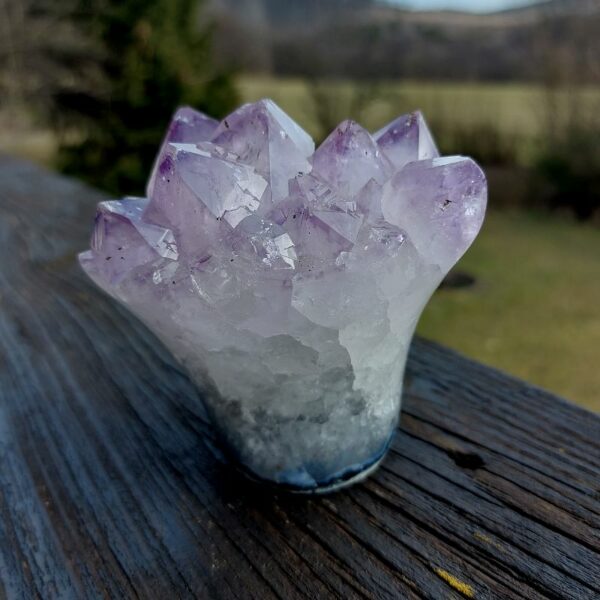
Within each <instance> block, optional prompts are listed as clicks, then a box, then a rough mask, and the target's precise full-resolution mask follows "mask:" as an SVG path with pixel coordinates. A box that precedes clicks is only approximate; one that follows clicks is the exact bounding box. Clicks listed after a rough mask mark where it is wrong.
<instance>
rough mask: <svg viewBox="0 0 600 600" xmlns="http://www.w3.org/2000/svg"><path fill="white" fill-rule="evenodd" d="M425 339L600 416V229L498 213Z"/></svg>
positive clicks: (425, 327) (437, 301)
mask: <svg viewBox="0 0 600 600" xmlns="http://www.w3.org/2000/svg"><path fill="white" fill-rule="evenodd" d="M458 269H460V270H464V271H467V272H468V273H470V274H472V275H474V276H475V277H476V278H477V283H476V284H475V286H473V287H470V288H463V289H442V290H439V291H438V292H436V294H435V295H434V297H433V299H432V300H431V302H430V304H429V306H428V307H427V309H426V310H425V313H424V314H423V317H422V319H421V322H420V324H419V328H418V332H419V333H420V334H421V335H423V336H425V337H428V338H430V339H434V340H437V341H439V342H441V343H443V344H446V345H447V346H450V347H452V348H455V349H457V350H459V351H460V352H463V353H464V354H466V355H468V356H472V357H474V358H476V359H477V360H479V361H481V362H484V363H486V364H489V365H493V366H495V367H498V368H500V369H503V370H505V371H508V372H509V373H512V374H515V375H518V376H519V377H521V378H523V379H526V380H527V381H530V382H531V383H534V384H537V385H540V386H542V387H545V388H547V389H550V390H553V391H555V392H557V393H559V394H561V395H563V396H565V397H567V398H569V399H571V400H573V401H574V402H577V403H579V404H582V405H583V406H586V407H587V408H590V409H592V410H595V411H600V369H599V368H598V359H599V358H600V231H599V230H598V228H597V227H595V228H594V227H593V226H582V225H573V224H572V223H571V222H565V221H563V220H560V219H558V218H552V217H549V216H546V215H537V214H527V213H521V212H518V213H496V212H490V213H489V214H488V216H487V219H486V222H485V224H484V227H483V229H482V231H481V234H480V236H479V238H478V239H477V240H476V241H475V243H474V245H473V246H472V247H471V249H470V250H469V251H468V252H467V254H466V255H465V256H464V257H463V259H462V260H461V262H460V263H459V265H458Z"/></svg>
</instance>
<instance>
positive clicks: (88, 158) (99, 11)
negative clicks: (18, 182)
mask: <svg viewBox="0 0 600 600" xmlns="http://www.w3.org/2000/svg"><path fill="white" fill-rule="evenodd" d="M78 2H79V8H78V10H76V11H75V12H74V14H73V19H74V21H75V23H76V24H77V26H78V27H79V28H81V29H82V30H83V31H85V34H86V36H89V37H90V38H91V39H93V40H94V41H95V45H94V48H95V52H94V53H89V54H88V55H86V56H85V57H83V56H82V57H81V60H80V61H79V64H75V65H73V73H74V80H75V82H76V84H75V85H73V86H69V87H65V88H63V89H58V90H57V91H56V92H55V94H54V97H53V106H54V115H55V116H54V124H55V126H56V128H57V130H58V131H59V134H60V139H61V146H60V151H59V159H58V162H59V167H60V168H61V169H62V170H63V171H64V172H66V173H69V174H73V175H76V176H78V177H81V178H83V179H84V180H86V181H88V182H89V183H91V184H93V185H95V186H98V187H100V188H102V189H104V190H107V191H110V192H113V193H118V194H141V193H143V189H144V182H145V180H146V178H147V176H148V172H149V170H150V168H151V166H152V162H153V160H154V157H155V155H156V152H157V149H158V145H159V143H160V140H161V138H162V136H163V135H164V131H165V128H166V126H167V124H168V121H169V118H170V116H171V114H172V113H173V111H174V109H175V108H176V107H177V106H178V105H181V104H190V105H192V106H194V107H196V108H198V109H199V110H203V111H205V112H207V113H209V114H211V115H213V116H215V117H220V116H222V115H224V114H226V113H227V112H228V111H229V110H231V108H232V107H233V106H234V105H235V104H236V102H237V95H236V93H235V90H234V88H233V85H232V82H231V80H230V78H229V77H228V76H227V74H224V73H217V72H215V71H214V70H213V68H212V66H211V61H210V37H211V36H210V30H209V28H207V27H204V29H202V27H201V26H200V20H201V19H200V15H199V13H198V2H197V1H196V0H78ZM82 65H85V66H86V68H85V69H82ZM82 72H83V73H84V74H83V75H80V73H82Z"/></svg>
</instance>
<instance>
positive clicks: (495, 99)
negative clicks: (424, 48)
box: [238, 77, 600, 165]
mask: <svg viewBox="0 0 600 600" xmlns="http://www.w3.org/2000/svg"><path fill="white" fill-rule="evenodd" d="M238 85H239V88H240V91H241V94H242V97H243V99H244V100H246V101H248V102H252V101H255V100H259V99H260V98H264V97H269V98H273V100H275V102H277V103H278V104H279V105H280V106H281V107H282V108H283V109H284V110H285V111H286V112H288V113H289V114H290V115H291V116H292V117H294V119H296V120H297V121H298V122H299V123H302V124H303V126H304V128H305V129H307V131H309V133H311V134H312V135H313V137H315V138H319V137H322V136H323V132H322V131H320V127H319V124H318V122H317V120H316V118H315V115H316V111H315V100H314V98H313V97H312V96H311V94H310V92H309V86H308V85H307V83H306V81H305V80H302V79H284V80H282V79H273V78H268V77H243V78H240V79H239V82H238ZM359 85H363V87H366V88H367V92H366V94H365V97H364V98H363V101H362V102H360V101H358V99H359V96H360V92H359V91H357V89H358V86H359ZM328 89H329V101H330V102H332V103H334V105H335V107H336V114H339V120H340V121H341V120H343V119H345V118H357V119H359V120H360V122H361V124H363V125H364V126H365V127H367V128H368V129H370V130H376V129H378V128H379V127H381V126H382V125H384V124H385V123H386V122H388V121H390V120H391V119H393V118H394V117H395V116H397V115H399V114H402V113H404V112H410V111H412V110H415V109H421V110H422V111H423V112H424V114H425V117H426V118H427V120H428V121H429V123H430V125H431V126H432V129H433V133H434V135H435V136H436V138H437V139H438V140H440V139H441V138H443V137H444V136H447V135H449V134H451V133H452V132H456V131H457V130H460V131H464V132H471V135H472V136H473V135H474V136H477V135H478V134H481V135H489V133H493V132H494V131H498V132H499V133H500V134H501V136H502V140H503V141H504V142H505V143H507V144H509V145H510V146H514V149H515V159H516V160H517V161H518V162H520V163H522V164H525V165H527V164H530V163H531V162H532V160H533V158H534V156H535V154H536V148H537V144H538V140H539V137H540V135H543V132H544V129H545V128H546V127H548V126H549V123H550V117H549V112H550V109H549V107H550V97H549V95H548V92H547V91H545V90H543V89H542V88H540V87H539V86H535V85H526V84H522V83H460V82H457V83H439V82H431V83H427V82H414V81H406V82H401V83H387V84H385V83H384V84H378V85H377V86H376V87H375V88H373V89H372V90H371V92H369V91H368V84H356V83H352V82H340V83H335V84H331V85H330V86H328ZM552 99H553V101H554V102H555V103H556V106H557V108H556V111H555V112H551V113H550V114H552V115H554V117H553V119H554V118H555V116H556V115H558V117H557V118H561V119H562V118H568V116H569V114H570V112H572V111H575V110H577V111H585V113H586V114H593V113H597V112H598V111H599V110H600V89H599V88H589V89H574V90H564V91H562V92H560V93H556V94H554V95H553V96H552ZM357 101H358V102H357ZM353 103H354V106H353ZM356 104H360V105H361V110H360V111H359V112H360V114H356V113H357V107H356ZM473 143H477V140H476V139H475V140H473ZM478 145H479V144H478ZM457 150H458V149H457ZM462 151H463V152H465V151H466V150H462Z"/></svg>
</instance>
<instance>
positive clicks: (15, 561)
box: [0, 158, 600, 600]
mask: <svg viewBox="0 0 600 600" xmlns="http://www.w3.org/2000/svg"><path fill="white" fill-rule="evenodd" d="M99 197H100V195H99V194H98V193H97V192H94V191H92V190H89V189H87V188H85V187H83V186H81V185H79V184H77V183H75V182H72V181H69V180H67V179H64V178H60V177H58V176H56V175H53V174H50V173H47V172H45V171H42V170H40V169H39V168H37V167H33V166H31V165H29V164H26V163H22V162H17V161H15V160H12V159H7V158H2V159H0V598H7V599H10V600H13V599H14V600H17V599H18V600H20V599H23V598H25V599H28V598H43V599H47V598H61V599H62V598H159V599H170V598H219V599H220V598H244V599H245V598H257V599H261V600H262V599H268V598H285V599H290V598H291V599H293V598H390V599H391V598H394V599H397V598H432V599H439V598H464V597H473V598H531V599H535V598H572V599H578V600H580V599H587V598H590V599H591V598H599V597H600V418H598V417H597V416H594V415H592V414H591V413H588V412H586V411H584V410H582V409H580V408H577V407H575V406H573V405H571V404H569V403H567V402H565V401H562V400H560V399H558V398H556V397H554V396H552V395H550V394H548V393H546V392H544V391H541V390H539V389H537V388H534V387H531V386H529V385H527V384H525V383H523V382H521V381H517V380H515V379H513V378H510V377H508V376H506V375H504V374H502V373H499V372H497V371H494V370H491V369H489V368H487V367H484V366H481V365H479V364H476V363H474V362H472V361H470V360H467V359H465V358H462V357H460V356H458V355H456V354H454V353H453V352H450V351H448V350H446V349H444V348H441V347H439V346H437V345H434V344H432V343H428V342H425V341H422V340H416V341H415V342H414V344H413V348H412V352H411V356H410V360H409V365H408V372H407V384H406V393H405V399H404V408H403V415H402V425H401V428H400V431H399V433H398V435H397V436H396V438H395V441H394V443H393V446H392V449H391V452H390V454H389V455H388V457H387V459H386V460H385V462H384V463H383V466H382V468H381V469H380V470H379V471H378V472H377V473H376V475H374V476H373V477H371V478H370V479H369V480H368V481H367V482H365V483H363V484H360V485H358V486H356V487H354V488H352V489H350V490H348V491H344V492H342V493H338V494H335V495H332V496H327V497H322V498H307V497H293V496H287V495H284V494H273V493H272V492H270V491H266V490H263V489H261V488H258V487H255V486H254V485H252V484H250V483H248V482H246V481H245V480H243V479H240V477H239V476H238V475H237V474H236V472H235V471H234V470H233V468H232V467H230V466H229V465H227V464H226V463H225V462H224V460H223V459H222V458H221V455H220V453H219V451H218V450H217V448H216V447H215V443H214V439H213V436H212V434H211V429H210V426H209V424H208V423H207V420H206V418H205V415H204V413H203V411H202V409H201V403H200V398H199V397H198V393H197V391H196V390H195V389H194V387H193V386H192V385H191V383H190V382H189V381H188V379H187V377H186V376H185V374H184V373H182V372H181V370H180V369H179V368H178V366H177V365H176V364H175V363H174V362H173V360H172V359H171V358H170V356H169V355H168V353H167V352H166V351H165V350H164V349H163V348H162V346H161V345H160V344H159V343H158V342H157V340H156V339H155V338H154V337H153V335H152V334H150V333H149V332H148V331H147V330H146V329H145V328H144V327H143V326H142V325H141V324H140V323H139V322H138V321H136V320H135V319H133V318H132V317H131V315H129V314H128V313H127V312H126V311H125V310H124V309H122V308H120V307H119V306H117V305H116V304H115V303H114V302H113V301H112V300H110V299H109V298H107V297H106V296H105V295H103V294H102V293H101V292H99V291H98V290H97V289H95V288H94V287H93V285H92V284H91V283H90V282H89V281H88V280H87V279H86V278H85V276H84V275H83V274H82V273H81V272H80V270H79V269H78V267H77V266H76V264H75V255H76V252H77V251H79V250H81V249H84V248H86V247H87V245H88V235H89V231H90V225H91V219H92V216H93V212H94V205H95V203H96V201H97V200H98V199H99Z"/></svg>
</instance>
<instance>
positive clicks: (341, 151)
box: [80, 100, 487, 490]
mask: <svg viewBox="0 0 600 600" xmlns="http://www.w3.org/2000/svg"><path fill="white" fill-rule="evenodd" d="M313 152H314V145H313V142H312V140H311V138H310V136H308V134H307V133H305V132H304V131H303V130H302V129H301V128H300V127H298V125H296V124H295V123H294V122H293V121H292V120H291V119H290V118H289V117H288V116H287V115H286V114H285V113H283V112H282V111H281V109H280V108H278V107H277V106H276V105H275V104H274V103H273V102H272V101H270V100H262V101H260V102H257V103H255V104H247V105H245V106H243V107H241V108H239V109H238V110H237V111H235V112H234V113H233V114H231V115H230V116H229V117H227V118H226V119H224V120H223V121H222V122H221V123H220V124H218V126H217V125H216V123H215V122H214V121H212V119H209V118H208V117H206V116H204V115H201V114H200V113H196V112H194V111H192V110H191V109H187V108H186V109H180V110H179V111H178V112H177V113H176V114H175V117H174V120H173V122H172V124H171V127H170V128H169V131H168V133H167V136H166V138H165V140H164V142H163V145H162V147H161V150H160V153H159V156H158V158H157V162H156V165H155V167H154V169H153V172H152V175H151V179H150V182H149V185H148V199H144V198H125V199H123V200H119V201H111V202H102V203H100V205H99V206H98V214H97V216H96V224H95V228H94V233H93V237H92V243H91V249H90V250H89V251H88V252H84V253H82V254H81V255H80V262H81V265H82V267H83V268H84V269H85V270H86V272H87V273H88V274H89V275H90V277H92V279H93V280H94V281H95V282H96V283H97V284H98V285H99V286H100V287H102V288H103V289H104V290H106V291H107V292H108V293H110V294H111V295H112V296H114V297H115V298H116V299H118V300H119V301H121V302H122V303H124V304H126V305H127V306H129V307H130V308H131V310H132V311H133V312H134V313H135V314H136V315H137V316H138V317H139V318H141V319H142V320H143V321H144V322H145V323H146V324H147V325H148V326H149V327H150V328H151V329H152V330H153V331H154V332H155V333H156V334H157V335H158V336H159V337H160V339H161V340H162V341H163V342H164V343H165V344H166V345H167V346H168V347H169V349H170V350H171V351H172V353H173V354H174V356H175V357H176V358H177V359H178V360H179V361H181V362H182V364H184V365H185V366H186V368H187V370H188V371H189V373H190V375H191V377H192V378H193V379H194V381H195V382H196V383H197V384H198V386H199V387H200V388H201V390H202V391H203V397H204V401H205V403H206V406H207V407H208V409H209V412H210V415H211V418H212V420H213V422H214V425H215V427H216V429H217V431H218V432H219V433H220V434H221V435H222V437H223V439H224V440H225V441H226V443H227V444H229V446H230V448H231V449H232V450H233V453H234V455H235V456H237V457H238V459H239V460H240V461H241V462H242V464H243V465H244V466H245V468H246V469H247V470H249V471H251V472H252V473H253V474H254V475H255V476H257V477H259V478H263V479H267V480H270V481H273V482H276V483H282V484H285V485H287V486H289V487H292V488H294V489H300V490H314V489H331V488H332V487H336V486H339V485H344V484H346V483H348V482H351V481H353V480H354V479H356V478H357V477H361V476H364V474H365V473H366V472H368V470H369V469H371V468H373V466H374V465H376V464H377V463H378V461H380V460H381V458H382V456H383V454H384V453H385V451H386V449H387V446H388V444H389V440H390V436H391V434H392V432H393V431H394V429H395V426H396V423H397V420H398V414H399V407H400V392H401V383H402V373H403V369H404V364H405V361H406V356H407V352H408V347H409V343H410V339H411V336H412V333H413V331H414V329H415V326H416V323H417V321H418V318H419V315H420V313H421V311H422V309H423V307H424V306H425V303H426V302H427V300H428V298H429V297H430V295H431V294H432V293H433V291H434V290H435V289H436V287H437V286H438V285H439V282H440V281H441V279H442V278H443V277H444V275H445V273H446V272H447V271H448V270H449V269H450V268H451V267H452V265H453V264H454V263H455V262H456V260H458V259H459V258H460V256H461V255H462V254H463V253H464V252H465V250H466V249H467V248H468V246H469V245H470V244H471V242H472V241H473V239H474V238H475V236H476V235H477V232H478V231H479V228H480V227H481V223H482V220H483V216H484V212H485V206H486V193H487V190H486V182H485V177H484V175H483V173H482V171H481V169H479V167H478V166H477V165H476V164H475V163H474V162H473V161H472V160H470V159H468V158H464V157H449V158H439V157H438V156H437V150H436V148H435V144H434V142H433V140H432V138H431V135H430V134H429V131H428V129H427V126H426V125H425V121H424V120H423V117H422V115H421V114H420V113H413V114H411V115H406V116H404V117H400V118H399V119H397V120H396V121H394V122H392V123H391V124H390V125H388V126H387V127H385V128H384V129H382V130H381V131H380V132H378V133H377V134H375V136H374V137H373V136H371V135H370V134H369V133H368V132H367V131H366V130H364V129H363V128H362V127H360V126H359V125H357V124H356V123H354V122H352V121H344V122H343V123H342V124H341V125H340V126H339V127H337V128H336V129H335V130H334V132H333V133H332V134H331V135H330V136H329V137H328V138H327V139H326V140H325V141H324V142H323V144H322V145H321V146H320V147H319V148H318V149H317V151H316V152H314V153H313Z"/></svg>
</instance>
